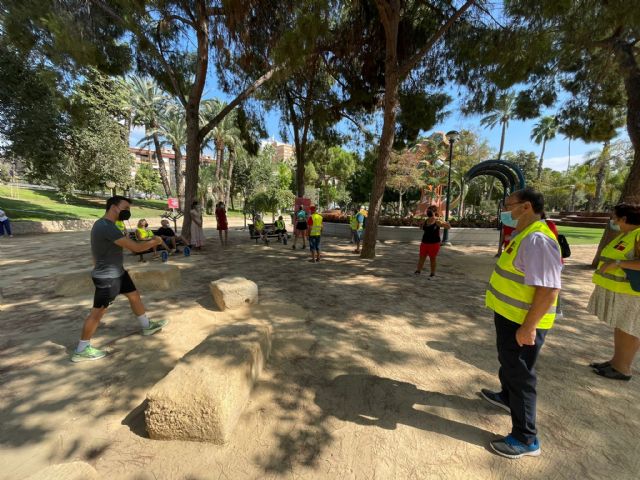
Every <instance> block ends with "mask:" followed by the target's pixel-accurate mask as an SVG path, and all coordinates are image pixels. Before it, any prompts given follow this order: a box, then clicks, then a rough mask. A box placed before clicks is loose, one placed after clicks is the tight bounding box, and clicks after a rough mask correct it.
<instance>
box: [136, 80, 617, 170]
mask: <svg viewBox="0 0 640 480" xmlns="http://www.w3.org/2000/svg"><path fill="white" fill-rule="evenodd" d="M451 93H452V92H451ZM457 96H458V95H457V94H453V93H452V97H454V98H456V97H457ZM204 97H205V98H214V97H215V98H219V99H222V100H225V101H230V100H231V99H232V98H233V97H230V96H229V95H226V94H224V93H223V92H221V91H220V90H219V89H218V87H217V81H216V78H215V75H211V74H210V75H208V77H207V89H206V91H205V95H204ZM447 110H448V111H449V112H450V113H449V115H448V116H447V117H446V118H445V120H444V121H443V122H441V123H439V124H437V125H436V126H435V127H434V129H433V131H445V132H447V131H449V130H462V129H467V130H473V131H475V132H476V133H477V134H478V135H480V137H481V138H484V139H486V140H487V141H488V142H489V145H490V146H491V147H492V148H494V149H495V151H496V152H497V151H498V149H499V147H500V131H501V130H500V127H499V126H497V127H495V128H493V129H486V128H484V127H482V126H481V125H480V118H481V115H473V116H464V115H462V113H461V110H460V108H459V107H458V104H457V102H456V101H454V102H452V103H451V104H450V105H449V106H448V108H447ZM543 114H544V115H553V114H554V111H553V110H549V111H546V112H543ZM264 121H265V126H266V128H267V132H268V134H269V138H274V139H276V140H278V141H282V138H281V135H280V133H279V131H280V126H279V122H280V112H279V111H278V110H272V111H264ZM536 122H537V120H536V119H533V120H527V121H520V120H512V121H511V122H510V123H509V127H508V129H507V134H506V137H505V145H504V151H505V152H508V151H512V152H515V151H517V150H525V151H530V152H534V153H535V154H536V155H540V150H541V145H536V144H535V143H534V142H533V141H532V140H530V136H531V130H532V129H533V126H534V125H535V123H536ZM619 132H620V135H621V136H622V137H623V138H626V137H627V135H626V130H624V129H621V130H620V131H619ZM427 133H429V132H427ZM142 136H143V131H142V129H140V128H136V129H134V130H133V131H132V132H131V138H130V143H131V145H132V146H135V145H136V144H137V142H138V141H139V140H140V138H142ZM290 137H291V135H290ZM290 141H291V139H290ZM600 147H601V146H600V145H599V144H595V143H591V144H586V143H584V142H582V141H581V140H573V141H572V142H571V165H576V164H577V163H582V162H583V161H584V160H585V156H586V155H587V154H588V153H589V152H592V151H594V150H598V149H599V148H600ZM207 153H209V154H211V152H207ZM568 160H569V142H568V140H567V139H566V138H564V137H563V136H562V135H558V136H557V137H556V138H555V139H554V140H551V141H549V142H547V146H546V150H545V159H544V165H545V167H548V168H552V169H554V170H558V171H565V170H566V169H567V162H568Z"/></svg>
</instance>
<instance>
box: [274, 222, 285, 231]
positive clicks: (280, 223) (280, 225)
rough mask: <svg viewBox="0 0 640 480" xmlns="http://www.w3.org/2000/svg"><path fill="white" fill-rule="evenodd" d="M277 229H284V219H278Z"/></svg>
mask: <svg viewBox="0 0 640 480" xmlns="http://www.w3.org/2000/svg"><path fill="white" fill-rule="evenodd" d="M276 230H284V220H276Z"/></svg>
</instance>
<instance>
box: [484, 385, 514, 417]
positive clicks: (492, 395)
mask: <svg viewBox="0 0 640 480" xmlns="http://www.w3.org/2000/svg"><path fill="white" fill-rule="evenodd" d="M480 396H481V397H482V398H484V399H485V400H486V401H487V402H489V403H490V404H492V405H495V406H496V407H500V408H501V409H503V410H506V411H507V412H509V413H511V408H510V407H509V405H507V402H505V401H504V399H503V398H502V394H501V392H492V391H491V390H487V389H486V388H483V389H482V390H480Z"/></svg>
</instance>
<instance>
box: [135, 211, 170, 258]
mask: <svg viewBox="0 0 640 480" xmlns="http://www.w3.org/2000/svg"><path fill="white" fill-rule="evenodd" d="M154 238H156V236H155V235H154V234H153V232H152V231H151V230H150V229H149V223H148V222H147V220H146V219H144V218H141V219H140V220H139V221H138V228H137V229H136V240H138V241H139V242H149V241H151V240H153V239H154ZM160 245H161V246H162V247H164V248H165V249H166V250H167V251H169V247H167V244H166V243H164V240H163V241H162V243H161V244H160ZM151 250H153V258H158V257H159V255H158V245H157V244H155V243H154V245H153V246H152V247H151ZM140 261H141V262H144V258H143V257H142V254H141V255H140Z"/></svg>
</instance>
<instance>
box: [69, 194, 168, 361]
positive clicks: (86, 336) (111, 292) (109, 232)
mask: <svg viewBox="0 0 640 480" xmlns="http://www.w3.org/2000/svg"><path fill="white" fill-rule="evenodd" d="M130 207H131V200H129V199H128V198H125V197H120V196H117V195H116V196H114V197H111V198H110V199H108V200H107V212H106V213H105V215H104V217H102V218H100V219H98V220H96V222H95V223H94V224H93V228H92V229H91V254H92V255H93V260H94V265H95V266H94V269H93V271H92V272H91V278H92V279H93V284H94V285H95V287H96V291H95V294H94V296H93V308H92V309H91V313H90V314H89V316H88V317H87V319H86V320H85V322H84V326H83V328H82V335H81V337H80V341H79V342H78V346H77V347H76V350H75V352H74V354H73V356H72V357H71V361H72V362H85V361H88V360H98V359H99V358H102V357H104V356H105V355H106V353H105V352H103V351H102V350H98V349H97V348H93V347H92V346H91V344H90V342H91V337H92V336H93V334H94V333H95V331H96V329H97V328H98V325H99V324H100V320H102V317H103V316H104V314H105V312H106V311H107V308H108V307H109V305H111V303H112V302H113V301H114V300H115V298H116V297H117V296H118V295H119V294H123V295H124V296H125V297H127V299H128V300H129V304H130V305H131V310H132V311H133V313H134V315H135V316H136V317H137V318H138V321H139V322H140V326H141V327H142V332H141V333H142V335H153V334H154V333H156V332H157V331H159V330H161V329H162V327H164V326H165V325H166V324H167V323H168V321H167V320H160V321H158V322H152V321H150V320H149V318H148V317H147V314H146V313H145V308H144V304H143V303H142V299H141V298H140V293H138V291H137V290H136V286H135V285H134V284H133V281H132V280H131V277H130V276H129V274H128V273H127V271H126V270H125V269H124V266H123V255H122V249H123V248H126V249H127V250H131V251H132V252H134V253H140V252H143V251H145V250H148V249H149V246H150V244H153V245H160V244H161V243H162V239H161V238H160V237H155V238H154V239H152V240H149V242H145V243H138V242H135V241H133V240H131V239H130V238H128V237H126V236H122V232H121V231H120V230H118V227H116V224H115V222H116V221H117V220H121V221H126V220H129V218H130V217H131V211H130Z"/></svg>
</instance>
